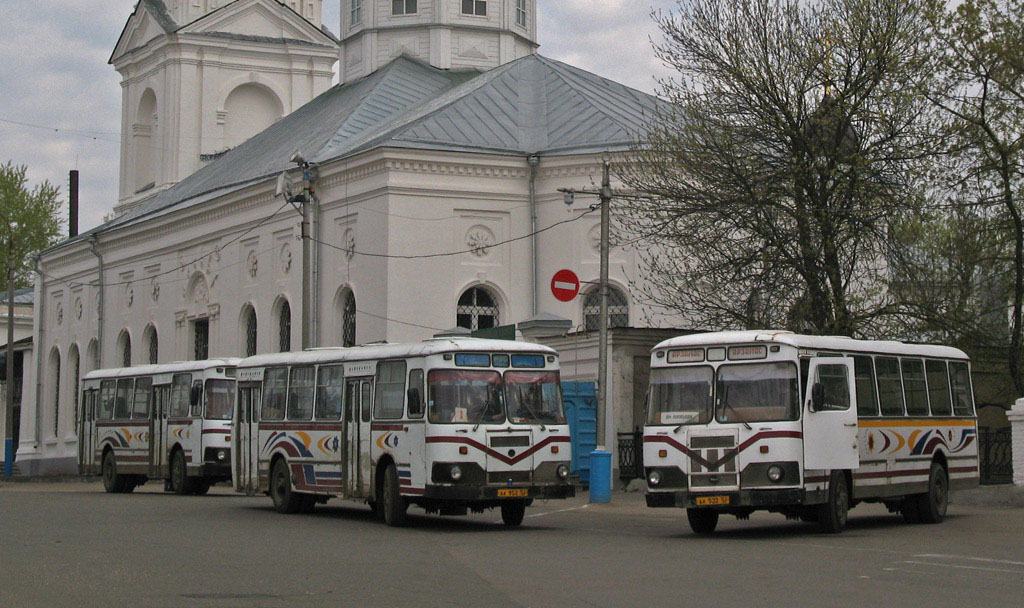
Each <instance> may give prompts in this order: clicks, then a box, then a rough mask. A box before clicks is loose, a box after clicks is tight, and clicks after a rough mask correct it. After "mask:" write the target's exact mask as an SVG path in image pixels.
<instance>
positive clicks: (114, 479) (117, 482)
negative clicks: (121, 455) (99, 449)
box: [103, 451, 135, 494]
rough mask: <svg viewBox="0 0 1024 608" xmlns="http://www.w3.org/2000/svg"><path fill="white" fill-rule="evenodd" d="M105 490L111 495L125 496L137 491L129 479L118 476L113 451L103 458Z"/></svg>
mask: <svg viewBox="0 0 1024 608" xmlns="http://www.w3.org/2000/svg"><path fill="white" fill-rule="evenodd" d="M103 489H104V490H105V491H107V492H109V493H111V494H124V493H125V492H131V491H132V490H134V489H135V486H133V485H132V483H131V481H130V480H129V479H128V477H126V476H124V475H119V474H118V472H117V462H116V461H115V460H114V452H112V451H111V452H107V453H106V454H105V455H104V456H103Z"/></svg>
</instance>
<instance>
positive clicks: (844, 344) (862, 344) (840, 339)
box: [652, 330, 967, 359]
mask: <svg viewBox="0 0 1024 608" xmlns="http://www.w3.org/2000/svg"><path fill="white" fill-rule="evenodd" d="M751 342H771V343H777V344H786V345H789V346H793V347H796V348H807V349H814V350H834V351H849V352H869V353H884V354H893V355H911V356H919V357H944V358H949V359H967V354H966V353H964V351H962V350H960V349H959V348H953V347H951V346H938V345H932V344H907V343H904V342H896V341H893V340H855V339H853V338H848V337H846V336H809V335H804V334H796V333H793V332H790V331H783V330H744V331H716V332H708V333H702V334H692V335H687V336H679V337H676V338H670V339H668V340H665V341H664V342H661V343H659V344H658V345H656V346H655V347H654V349H652V351H653V350H660V349H664V348H679V347H684V348H685V347H688V346H721V345H726V344H749V343H751Z"/></svg>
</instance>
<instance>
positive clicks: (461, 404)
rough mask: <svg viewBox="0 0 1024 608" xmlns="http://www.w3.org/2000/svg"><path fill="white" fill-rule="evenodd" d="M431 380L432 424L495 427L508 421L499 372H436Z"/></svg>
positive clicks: (440, 370) (430, 409) (430, 412)
mask: <svg viewBox="0 0 1024 608" xmlns="http://www.w3.org/2000/svg"><path fill="white" fill-rule="evenodd" d="M428 379H429V384H430V388H429V393H428V395H429V397H428V398H429V402H428V405H429V420H430V422H434V423H439V424H446V423H448V424H451V423H462V424H465V423H469V424H480V423H486V424H494V423H500V422H504V421H505V407H504V405H505V404H504V403H503V399H502V394H501V374H499V373H498V372H496V371H490V370H454V369H435V370H431V372H430V374H429V376H428Z"/></svg>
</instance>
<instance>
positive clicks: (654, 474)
mask: <svg viewBox="0 0 1024 608" xmlns="http://www.w3.org/2000/svg"><path fill="white" fill-rule="evenodd" d="M659 483H661V471H659V470H657V469H655V470H653V471H651V472H650V473H649V474H648V475H647V485H649V486H652V487H653V486H656V485H658V484H659Z"/></svg>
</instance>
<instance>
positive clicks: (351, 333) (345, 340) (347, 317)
mask: <svg viewBox="0 0 1024 608" xmlns="http://www.w3.org/2000/svg"><path fill="white" fill-rule="evenodd" d="M339 308H340V309H341V345H342V346H355V345H356V294H355V293H354V292H353V291H352V290H351V289H348V290H346V291H345V292H344V293H343V294H342V295H341V302H340V306H339Z"/></svg>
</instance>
